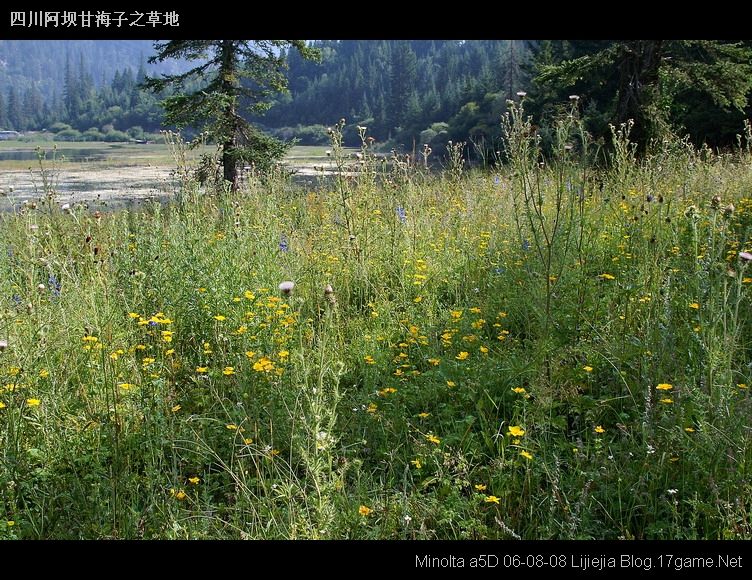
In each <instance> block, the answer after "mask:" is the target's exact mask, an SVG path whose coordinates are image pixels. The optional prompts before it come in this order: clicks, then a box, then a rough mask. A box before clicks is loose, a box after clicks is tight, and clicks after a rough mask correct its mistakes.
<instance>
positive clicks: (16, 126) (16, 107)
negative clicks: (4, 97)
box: [8, 87, 26, 131]
mask: <svg viewBox="0 0 752 580" xmlns="http://www.w3.org/2000/svg"><path fill="white" fill-rule="evenodd" d="M8 125H10V128H11V129H13V130H15V131H23V130H24V129H25V128H26V126H25V125H26V124H25V123H24V118H23V107H22V105H21V98H20V97H19V96H18V91H17V90H16V87H9V88H8Z"/></svg>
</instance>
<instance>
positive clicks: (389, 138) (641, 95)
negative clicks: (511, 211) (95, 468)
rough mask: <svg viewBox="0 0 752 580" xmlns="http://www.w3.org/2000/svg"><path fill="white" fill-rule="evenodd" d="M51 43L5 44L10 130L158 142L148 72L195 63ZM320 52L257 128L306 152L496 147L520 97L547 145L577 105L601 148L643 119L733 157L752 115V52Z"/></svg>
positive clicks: (656, 45)
mask: <svg viewBox="0 0 752 580" xmlns="http://www.w3.org/2000/svg"><path fill="white" fill-rule="evenodd" d="M49 42H50V41H46V43H45V41H14V42H11V41H0V87H3V88H0V129H13V130H17V131H29V130H47V131H52V132H54V133H55V138H56V139H68V140H78V139H89V140H100V139H104V140H107V139H109V140H123V139H142V138H149V137H150V136H152V135H151V134H153V133H154V132H156V131H158V130H160V129H161V128H162V122H163V110H162V108H161V107H160V105H159V101H160V96H158V95H154V94H151V93H148V92H146V91H144V90H143V89H142V88H140V86H139V85H140V83H141V82H142V81H143V79H144V78H145V76H146V75H147V74H149V75H152V74H158V73H160V72H171V73H175V72H182V71H183V70H187V68H186V63H180V62H178V63H171V64H170V66H171V67H173V68H172V69H170V70H168V69H165V68H161V69H160V68H147V67H146V65H145V63H146V60H147V58H148V56H149V55H150V54H152V47H151V44H150V43H146V42H144V41H76V42H73V41H58V44H57V45H50V44H49ZM313 44H314V45H315V46H316V47H317V48H319V49H320V50H321V53H322V57H323V58H322V60H321V62H320V63H316V62H311V61H307V60H304V59H302V58H301V57H300V56H299V54H298V53H297V52H296V51H293V52H292V53H290V54H289V55H288V62H289V79H290V85H289V86H290V92H289V93H287V94H281V95H278V96H277V97H276V99H275V101H274V103H273V106H272V107H271V109H270V110H269V111H268V112H267V113H266V114H265V115H264V116H260V117H256V118H253V119H252V120H253V121H254V122H256V123H258V124H259V125H261V126H262V127H265V128H267V129H268V130H269V131H270V132H272V133H274V134H275V135H276V136H278V137H281V138H284V139H292V138H297V139H298V140H300V142H301V143H302V144H325V143H327V142H328V136H327V132H326V128H327V127H328V126H331V125H333V124H335V123H337V122H338V121H339V120H340V119H341V118H344V119H346V122H347V124H346V127H345V141H346V144H348V145H357V144H358V133H357V126H358V125H360V126H367V127H368V135H370V136H372V137H374V138H375V139H376V142H377V143H378V144H382V145H383V144H386V145H387V146H388V147H397V148H402V149H405V150H410V149H411V148H412V147H416V148H418V149H420V148H421V147H422V145H423V144H424V143H427V144H429V145H431V146H432V147H434V148H435V150H436V148H440V147H441V146H442V145H444V144H446V143H447V142H448V141H449V140H454V141H473V142H474V143H476V144H483V146H484V147H487V148H488V147H494V148H495V147H496V144H497V142H498V139H499V137H500V134H501V129H500V118H501V115H503V114H504V113H505V111H506V110H507V106H508V104H507V102H508V100H509V99H512V100H519V99H520V96H519V93H522V92H524V93H525V94H526V97H525V107H526V110H527V111H528V113H530V114H533V115H534V122H535V124H536V127H539V128H540V130H541V133H542V134H544V135H545V132H546V127H547V125H548V121H549V119H551V118H552V117H553V116H555V115H556V114H560V113H561V111H562V110H564V109H565V108H566V107H567V106H568V104H567V103H568V97H569V95H572V94H576V95H577V96H578V97H580V99H579V101H578V105H579V111H580V113H581V114H582V115H583V117H584V118H585V121H586V126H587V128H588V130H589V131H590V132H591V133H592V134H593V135H594V136H595V137H596V138H598V137H605V138H607V137H608V135H609V124H610V123H617V124H618V122H619V121H620V120H622V119H623V118H625V116H632V117H637V120H638V127H636V129H635V131H636V133H635V134H636V135H637V132H638V131H642V133H640V135H642V137H644V139H645V140H646V139H647V138H648V136H650V135H657V134H658V133H659V132H660V131H665V130H670V131H673V132H675V133H677V134H680V135H684V134H688V135H689V136H690V137H691V138H692V140H693V142H694V143H695V144H697V145H699V144H701V143H708V144H709V145H711V146H729V145H733V144H734V143H735V142H736V136H737V134H740V133H742V132H743V121H744V119H745V118H749V117H750V115H751V114H752V110H750V107H749V102H748V101H749V99H748V98H747V97H748V96H749V93H750V79H752V71H751V70H750V62H751V61H752V56H750V55H752V41H738V42H736V41H614V40H584V41H540V40H468V41H458V40H341V41H333V40H327V41H315V42H314V43H313ZM51 47H52V48H54V49H55V50H51ZM48 60H52V61H54V66H51V65H50V63H49V62H48ZM163 66H167V65H163ZM175 67H178V69H175ZM179 67H183V68H182V69H181V68H179ZM632 77H634V78H632ZM161 96H164V95H161ZM630 107H636V108H635V109H634V110H632V109H630ZM640 124H642V125H644V127H642V126H639V125H640ZM648 125H650V126H648Z"/></svg>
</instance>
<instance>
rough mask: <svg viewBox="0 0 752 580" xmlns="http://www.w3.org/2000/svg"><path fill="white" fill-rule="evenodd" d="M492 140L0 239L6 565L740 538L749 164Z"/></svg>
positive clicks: (685, 153) (745, 521)
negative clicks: (249, 544) (229, 544)
mask: <svg viewBox="0 0 752 580" xmlns="http://www.w3.org/2000/svg"><path fill="white" fill-rule="evenodd" d="M506 123H507V131H508V138H509V146H508V154H509V160H508V162H507V163H505V164H504V165H503V166H498V167H495V168H493V169H490V168H489V169H486V170H472V171H470V170H468V169H467V167H466V166H465V165H464V164H463V162H462V159H461V156H460V149H459V145H457V144H455V146H453V147H451V148H450V156H449V160H448V161H447V163H446V164H445V167H444V168H443V170H441V171H438V172H436V171H435V172H430V173H429V172H428V171H426V170H425V169H424V168H423V162H422V159H420V158H419V160H418V162H417V163H410V162H409V160H406V159H404V158H400V159H394V160H393V162H392V163H390V164H388V165H387V164H382V163H381V162H380V161H377V160H376V159H375V158H374V157H373V156H371V154H370V151H369V149H368V147H367V144H368V142H367V141H364V149H363V152H362V154H363V157H362V159H361V160H360V162H359V164H358V165H356V167H357V168H358V169H359V170H358V171H357V172H354V171H352V167H351V165H352V161H350V160H348V159H346V158H345V156H343V155H341V150H340V149H339V147H338V146H337V142H336V135H335V143H334V146H333V163H335V164H337V165H338V166H339V167H340V169H341V172H340V174H339V176H338V177H336V178H334V179H332V180H327V181H322V187H320V188H318V189H308V188H303V187H301V186H298V185H294V184H293V183H292V181H291V180H290V179H288V178H286V177H285V176H284V175H282V174H279V175H276V174H275V175H267V176H255V177H254V176H251V177H250V178H249V179H248V180H247V181H246V182H245V183H244V185H243V187H242V188H241V190H240V191H239V192H237V193H235V194H233V193H229V192H226V191H222V190H221V189H219V188H216V187H212V186H202V185H199V184H198V183H197V182H195V181H193V180H191V179H188V178H186V179H185V182H184V188H183V192H182V194H181V195H180V196H179V197H178V198H176V199H175V200H174V202H173V203H171V204H168V205H160V204H156V203H155V204H153V205H151V206H148V207H146V208H144V209H139V210H123V211H118V212H113V213H101V214H100V213H91V212H89V211H87V210H85V209H84V208H83V207H77V206H73V207H72V208H61V207H60V204H57V203H55V200H54V192H49V195H48V197H47V199H46V201H45V202H44V203H40V204H39V205H38V206H37V207H36V208H35V209H31V208H26V209H24V210H23V211H20V212H17V213H9V214H6V215H3V216H0V233H1V234H2V239H3V240H4V245H5V247H4V248H3V249H2V252H0V316H1V318H0V340H2V341H3V342H0V348H1V349H2V350H1V352H0V538H243V539H245V538H299V539H300V538H365V539H371V538H387V539H399V538H407V539H411V538H416V539H433V538H441V539H459V538H471V539H480V538H508V539H511V538H524V539H537V538H561V539H588V538H612V539H616V538H626V539H632V538H638V539H642V538H648V539H650V538H672V539H673V538H676V539H690V538H712V539H715V538H747V539H749V538H751V537H752V500H750V497H752V493H751V492H752V485H751V477H752V472H751V471H750V470H751V469H752V445H751V438H750V417H751V416H752V399H750V390H749V385H752V368H751V365H752V356H751V353H750V348H749V347H750V344H752V343H751V341H750V338H751V336H752V335H751V331H752V329H751V327H750V323H752V316H750V296H751V292H752V266H748V262H747V260H746V259H745V258H747V257H748V258H750V259H752V256H747V255H746V254H742V256H741V257H740V252H750V251H752V241H750V234H751V233H752V230H751V229H750V228H751V226H752V193H751V192H752V156H750V152H749V150H748V149H745V148H744V147H740V148H739V150H738V151H736V152H733V153H729V154H724V155H719V154H715V153H713V152H711V151H708V150H703V151H700V152H698V151H696V150H694V149H692V148H691V147H688V146H686V144H684V143H681V142H666V143H663V144H660V145H658V146H656V148H655V150H654V152H653V153H651V154H650V155H649V156H647V157H646V158H643V159H641V160H638V159H636V158H635V157H634V155H633V150H632V148H631V146H630V145H629V144H628V139H627V135H626V134H625V133H626V130H623V131H620V132H616V133H615V135H614V141H615V146H614V155H613V158H612V162H611V163H610V164H609V165H608V167H607V168H606V166H605V165H603V164H600V165H598V164H595V165H594V164H593V160H594V158H595V157H596V155H597V151H596V149H595V146H594V145H593V144H591V143H588V142H587V139H586V137H585V136H583V134H582V133H581V132H579V131H580V130H579V128H578V126H577V124H576V123H573V122H571V119H570V121H563V122H562V123H561V124H560V125H559V127H558V128H557V133H556V134H555V135H554V143H553V146H552V149H551V150H550V151H549V152H548V155H547V157H546V158H545V159H546V160H545V162H542V161H541V159H543V158H542V157H541V154H540V151H539V147H540V144H539V143H538V141H537V140H536V139H535V138H534V137H531V134H532V131H530V127H529V126H528V125H527V124H526V122H525V121H524V120H523V118H522V115H521V113H519V112H518V114H517V113H515V111H513V112H512V115H510V116H509V117H508V118H507V119H506ZM184 174H186V173H185V172H184ZM186 175H187V174H186ZM283 281H292V282H294V284H295V286H294V289H293V290H292V291H291V292H290V293H289V294H288V293H285V292H283V291H280V288H279V284H280V283H282V282H283ZM327 285H330V288H329V289H327Z"/></svg>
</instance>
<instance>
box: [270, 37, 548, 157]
mask: <svg viewBox="0 0 752 580" xmlns="http://www.w3.org/2000/svg"><path fill="white" fill-rule="evenodd" d="M536 44H537V41H526V40H470V41H458V40H368V41H363V40H342V41H319V42H316V43H315V46H317V47H318V48H319V49H320V50H321V52H322V54H323V59H322V62H321V63H320V64H316V63H312V62H309V61H303V60H302V59H301V58H300V57H298V56H297V55H296V54H292V55H291V56H290V59H289V61H290V94H289V95H284V96H282V97H280V99H279V101H278V103H277V105H276V106H274V107H273V108H272V109H271V111H269V113H268V114H267V115H266V117H265V118H264V119H263V122H264V123H265V124H267V125H269V126H272V127H289V129H287V130H286V131H283V132H282V133H283V136H292V135H296V136H298V137H299V138H303V139H305V140H312V141H314V142H315V140H316V139H317V138H318V139H322V138H325V137H326V134H325V132H323V131H321V127H317V126H316V125H321V124H328V123H334V122H336V121H337V120H338V119H340V118H342V117H344V118H345V119H346V120H347V121H348V123H350V124H355V123H360V124H361V125H367V126H368V130H369V133H370V134H372V135H373V136H374V137H375V138H376V139H378V140H380V141H383V140H387V139H390V138H396V140H397V141H402V142H404V143H406V144H407V143H409V142H410V141H412V140H413V139H418V140H420V141H421V142H430V141H431V140H432V139H435V138H436V137H437V135H441V138H442V139H444V140H445V139H451V138H455V139H465V138H467V137H468V136H469V135H481V134H485V135H489V134H495V133H496V130H497V126H498V121H499V115H500V114H501V112H502V111H503V110H504V107H505V102H506V100H507V99H509V98H512V97H514V95H515V93H516V92H517V91H519V90H521V89H523V88H525V87H527V85H528V84H529V79H530V74H529V68H528V67H526V63H528V62H529V60H530V51H531V48H533V47H535V45H536ZM305 126H309V127H308V128H306V127H305ZM354 135H355V132H354V130H352V131H351V132H350V133H349V137H350V138H351V139H352V138H353V137H354Z"/></svg>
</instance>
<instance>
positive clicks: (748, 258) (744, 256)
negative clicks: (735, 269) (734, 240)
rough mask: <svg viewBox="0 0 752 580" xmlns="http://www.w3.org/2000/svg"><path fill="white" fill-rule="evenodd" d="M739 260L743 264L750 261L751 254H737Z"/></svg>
mask: <svg viewBox="0 0 752 580" xmlns="http://www.w3.org/2000/svg"><path fill="white" fill-rule="evenodd" d="M739 258H741V259H742V260H744V261H745V262H749V261H752V254H750V253H749V252H739Z"/></svg>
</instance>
